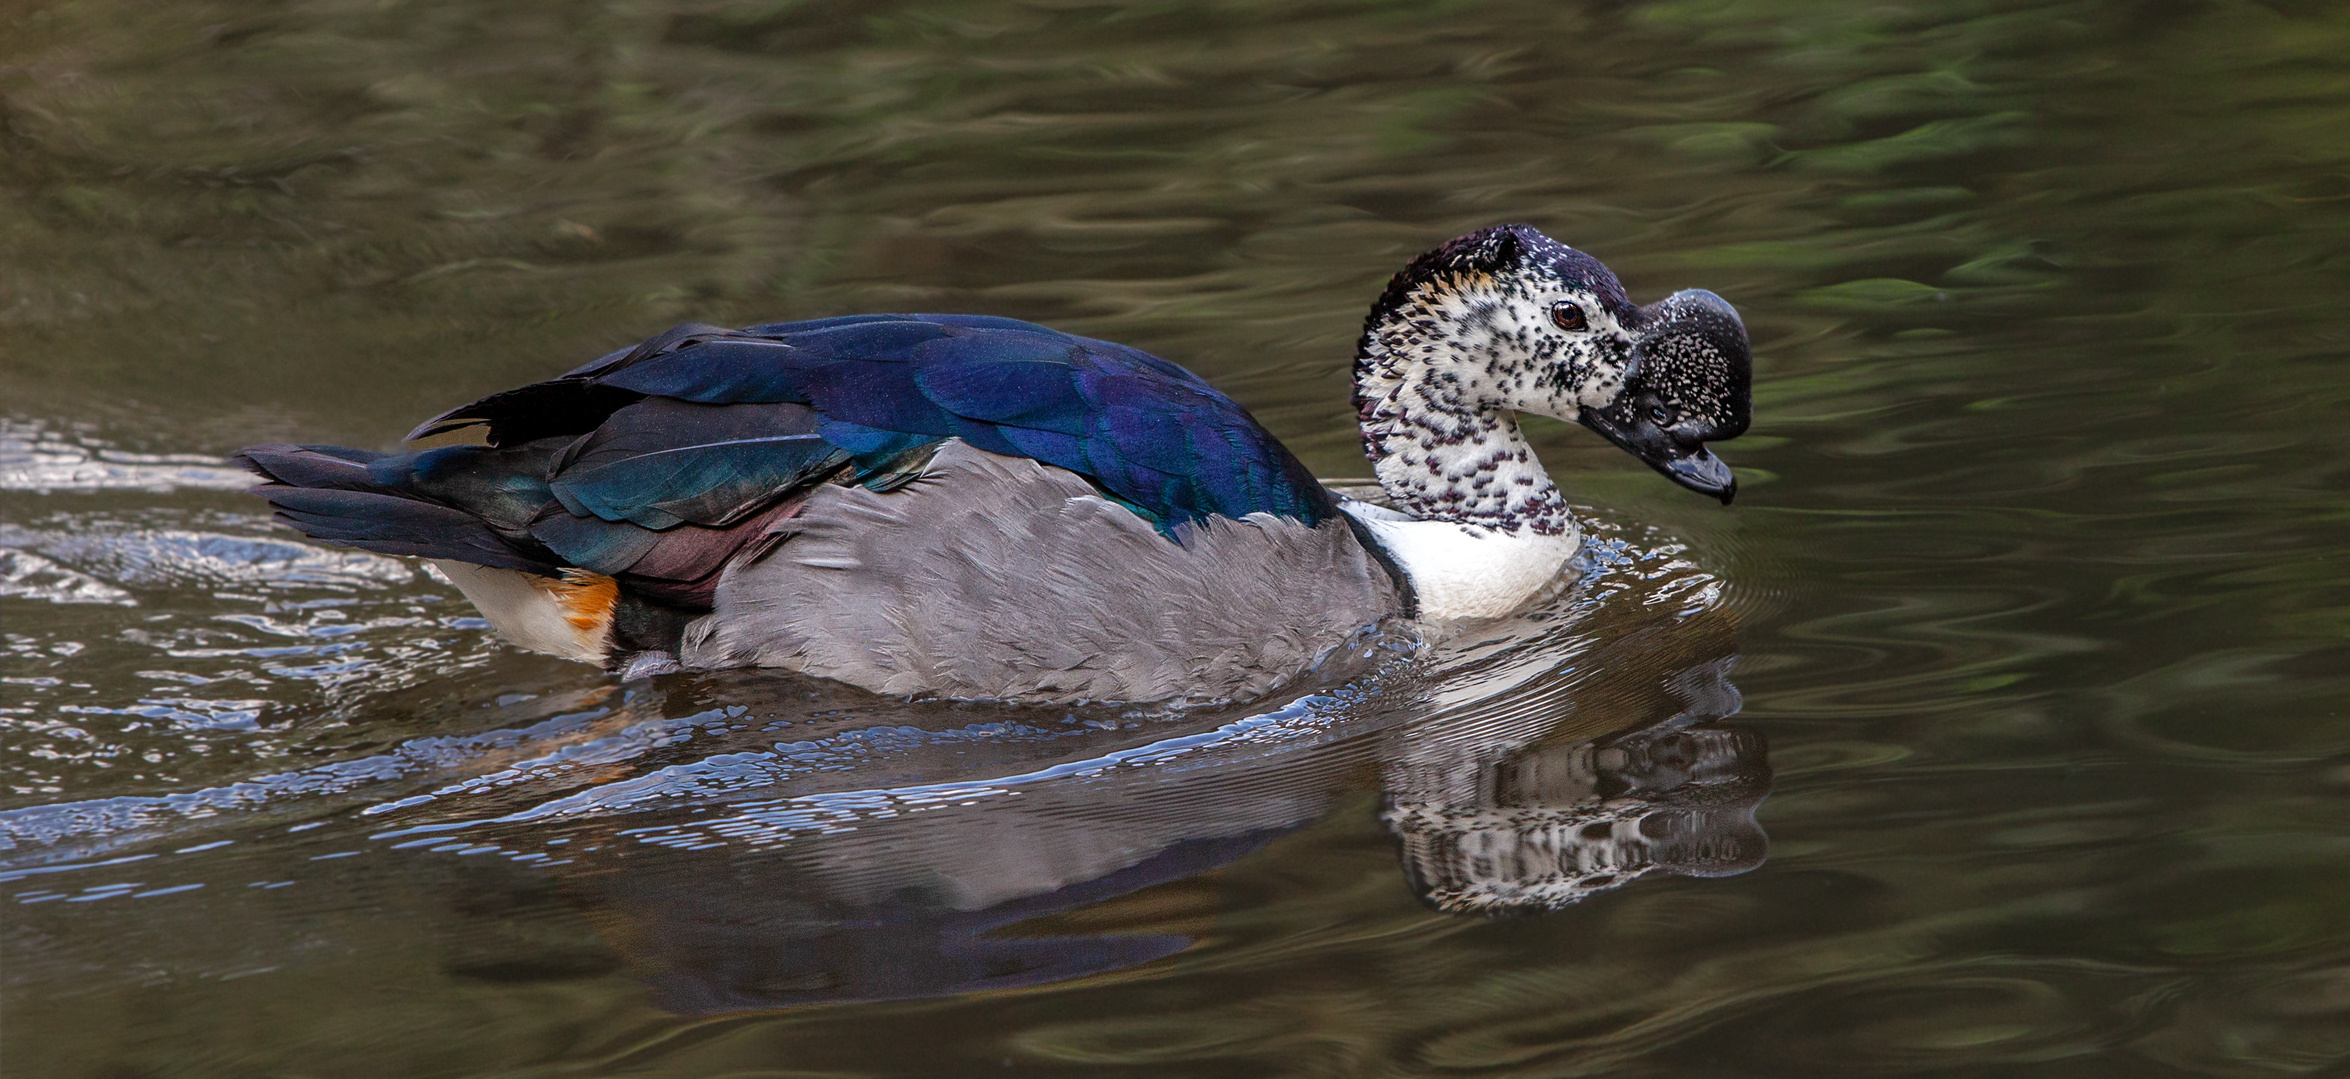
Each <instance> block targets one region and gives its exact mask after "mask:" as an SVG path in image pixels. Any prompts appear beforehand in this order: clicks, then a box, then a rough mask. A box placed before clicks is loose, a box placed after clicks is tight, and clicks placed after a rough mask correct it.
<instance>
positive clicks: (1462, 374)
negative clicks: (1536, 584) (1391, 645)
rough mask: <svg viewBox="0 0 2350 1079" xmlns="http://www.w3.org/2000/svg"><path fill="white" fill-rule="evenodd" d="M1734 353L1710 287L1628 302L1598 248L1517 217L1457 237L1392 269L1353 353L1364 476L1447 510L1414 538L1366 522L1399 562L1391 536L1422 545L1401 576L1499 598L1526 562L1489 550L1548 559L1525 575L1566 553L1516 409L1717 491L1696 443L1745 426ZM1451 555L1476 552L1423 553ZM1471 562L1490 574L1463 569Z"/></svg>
mask: <svg viewBox="0 0 2350 1079" xmlns="http://www.w3.org/2000/svg"><path fill="white" fill-rule="evenodd" d="M1751 370H1752V359H1751V358H1750V356H1749V354H1748V351H1747V343H1746V330H1745V327H1744V326H1743V325H1742V324H1740V323H1739V321H1738V316H1737V312H1735V311H1734V310H1732V309H1731V308H1730V306H1729V305H1728V304H1727V303H1724V302H1722V301H1721V299H1720V298H1719V297H1716V296H1714V295H1713V294H1712V293H1706V292H1683V293H1677V294H1675V295H1674V296H1672V297H1670V298H1668V299H1667V300H1665V301H1663V302H1660V303H1657V304H1653V305H1650V306H1648V307H1638V306H1635V305H1634V304H1633V303H1632V302H1631V300H1630V299H1629V298H1628V297H1627V296H1626V294H1625V292H1624V286H1623V284H1622V282H1620V281H1618V280H1616V275H1615V274H1614V273H1612V272H1610V271H1609V270H1608V268H1607V267H1606V266H1605V265H1604V264H1602V263H1601V262H1600V261H1599V260H1598V259H1595V258H1592V257H1591V256H1589V255H1586V254H1584V253H1583V252H1580V251H1577V250H1575V249H1574V248H1571V247H1568V246H1566V245H1565V244H1562V243H1559V242H1558V241H1556V240H1552V239H1551V238H1549V237H1547V236H1544V235H1543V234H1541V233H1540V232H1537V231H1535V230H1534V229H1533V228H1532V227H1530V226H1527V225H1497V226H1495V227H1493V228H1489V229H1484V230H1481V231H1478V232H1473V233H1470V234H1469V235H1467V236H1463V237H1460V238H1459V239H1456V240H1453V241H1452V242H1450V243H1447V244H1445V245H1444V246H1442V247H1439V248H1437V249H1435V250H1433V251H1430V252H1428V253H1427V254H1424V255H1421V256H1420V257H1419V258H1417V259H1414V260H1413V261H1412V263H1411V265H1409V266H1407V267H1405V268H1404V270H1403V272H1401V273H1398V274H1397V275H1395V278H1394V279H1393V280H1392V281H1390V282H1389V283H1388V286H1387V291H1386V293H1385V294H1383V295H1382V296H1380V298H1379V302H1378V303H1377V304H1374V305H1373V306H1372V308H1371V314H1370V317H1369V319H1367V320H1366V321H1365V323H1364V328H1363V337H1362V342H1361V344H1360V346H1359V347H1358V349H1357V352H1356V357H1355V408H1356V413H1357V416H1358V418H1359V419H1360V421H1361V425H1362V437H1363V449H1364V453H1365V454H1366V455H1367V456H1368V457H1369V458H1370V461H1371V467H1372V470H1373V472H1374V474H1375V475H1377V476H1378V478H1379V483H1380V485H1381V486H1382V487H1383V488H1385V489H1386V491H1387V494H1388V496H1389V497H1390V498H1391V499H1393V500H1394V503H1395V506H1396V508H1397V509H1398V510H1400V511H1401V512H1402V514H1403V515H1405V516H1406V517H1407V518H1408V519H1410V521H1411V522H1412V523H1414V524H1422V523H1425V524H1443V525H1449V526H1454V527H1452V528H1449V529H1446V530H1444V533H1443V535H1442V536H1438V535H1437V534H1436V533H1435V532H1432V531H1428V530H1424V529H1417V528H1414V529H1410V530H1409V531H1410V532H1411V533H1412V534H1413V535H1414V536H1418V537H1419V538H1417V539H1413V540H1406V539H1405V538H1404V537H1403V536H1402V535H1401V534H1400V533H1399V534H1396V535H1389V534H1388V533H1397V532H1398V527H1397V523H1396V522H1385V523H1383V524H1382V525H1381V526H1379V527H1377V528H1375V529H1374V531H1377V532H1379V533H1380V538H1381V541H1382V543H1384V544H1386V545H1387V546H1388V548H1389V553H1390V554H1391V555H1394V556H1396V557H1397V558H1398V561H1399V562H1402V561H1406V558H1405V555H1404V553H1403V550H1402V549H1403V548H1404V547H1413V548H1418V549H1420V550H1421V553H1422V554H1423V556H1424V557H1422V558H1421V559H1420V561H1421V563H1422V564H1421V567H1420V569H1419V570H1418V571H1416V572H1415V571H1414V570H1413V568H1412V567H1411V566H1410V565H1408V564H1407V565H1406V566H1405V569H1406V572H1407V574H1410V575H1412V576H1413V577H1414V579H1415V582H1416V583H1419V582H1421V581H1423V580H1425V581H1427V582H1429V583H1431V584H1433V582H1434V581H1435V580H1436V578H1438V577H1443V578H1446V579H1455V578H1457V579H1458V582H1457V585H1456V586H1453V587H1450V589H1449V590H1450V591H1453V592H1458V593H1460V595H1461V603H1463V604H1466V605H1467V606H1469V607H1474V608H1476V609H1477V610H1479V611H1490V610H1493V609H1496V608H1498V607H1504V606H1506V605H1507V603H1508V602H1514V601H1515V600H1517V599H1522V598H1524V597H1523V595H1522V594H1519V595H1516V596H1514V597H1502V596H1500V595H1498V592H1499V591H1509V590H1512V589H1515V588H1516V587H1517V583H1516V579H1517V578H1519V577H1525V576H1528V574H1526V573H1524V572H1520V570H1521V569H1522V568H1523V567H1522V565H1508V566H1505V565H1504V564H1503V560H1504V559H1505V558H1506V559H1507V560H1512V561H1514V562H1515V563H1524V562H1525V561H1526V560H1527V559H1533V560H1535V561H1540V562H1544V563H1549V565H1547V566H1546V567H1545V568H1544V569H1543V572H1542V573H1537V574H1533V575H1532V576H1535V577H1542V576H1544V575H1546V574H1555V572H1556V562H1563V561H1564V560H1565V558H1566V555H1565V554H1557V549H1559V548H1561V547H1563V549H1564V550H1565V551H1567V552H1568V553H1572V551H1573V547H1574V543H1573V540H1574V520H1573V517H1572V516H1571V515H1570V514H1569V513H1568V512H1567V507H1566V502H1565V500H1564V499H1562V498H1561V497H1560V496H1559V492H1558V488H1557V486H1556V485H1554V484H1553V483H1552V482H1551V480H1550V475H1549V474H1548V473H1547V472H1545V471H1543V468H1542V464H1541V462H1540V461H1538V460H1536V459H1535V457H1534V451H1533V448H1532V447H1531V446H1529V445H1528V444H1527V442H1526V440H1525V437H1524V436H1523V435H1521V434H1520V433H1519V431H1518V424H1517V414H1518V413H1520V412H1532V413H1536V414H1539V415H1545V416H1553V417H1556V418H1558V419H1561V420H1566V421H1568V422H1570V423H1578V422H1579V423H1582V424H1583V425H1585V426H1587V427H1590V428H1592V429H1593V430H1595V431H1597V432H1599V433H1600V434H1602V435H1604V436H1606V437H1607V438H1608V439H1609V440H1610V441H1613V442H1615V443H1616V444H1617V445H1619V446H1622V447H1623V448H1624V449H1626V450H1628V451H1630V452H1631V453H1632V454H1633V455H1635V456H1637V457H1639V458H1640V459H1642V460H1643V461H1646V462H1647V463H1649V464H1650V465H1651V466H1652V467H1654V468H1656V469H1657V470H1658V471H1660V472H1663V473H1665V474H1666V475H1668V476H1670V477H1672V478H1673V480H1674V481H1675V482H1677V483H1680V484H1681V485H1683V486H1685V487H1690V488H1691V489H1693V490H1698V491H1702V492H1705V493H1708V494H1713V495H1715V496H1717V497H1721V498H1722V499H1723V500H1724V501H1728V496H1729V493H1730V492H1731V491H1733V490H1734V489H1735V488H1734V485H1733V484H1732V483H1731V481H1730V476H1729V469H1728V468H1727V467H1726V466H1723V465H1722V464H1721V462H1720V461H1719V460H1717V459H1715V458H1714V457H1713V455H1712V454H1711V453H1709V452H1707V451H1706V450H1705V449H1704V442H1705V440H1707V439H1722V438H1731V437H1735V436H1736V435H1737V434H1738V433H1739V432H1741V431H1743V430H1745V428H1746V422H1747V414H1748V408H1749V405H1748V398H1749V391H1748V387H1749V385H1750V384H1751ZM1634 400H1637V401H1638V402H1639V410H1638V411H1632V410H1631V405H1630V402H1632V401H1634ZM1424 531H1428V534H1427V535H1426V536H1419V534H1420V533H1421V532H1424ZM1455 533H1457V534H1458V537H1457V538H1456V536H1455ZM1459 538H1466V539H1470V540H1480V541H1481V540H1485V539H1496V538H1499V539H1508V540H1511V541H1513V543H1514V546H1513V549H1512V551H1510V552H1508V553H1507V554H1506V555H1503V554H1501V553H1499V552H1498V548H1496V551H1494V552H1485V553H1493V554H1496V557H1495V558H1484V557H1479V556H1478V552H1481V551H1483V549H1484V548H1485V547H1489V546H1494V545H1492V544H1484V543H1475V544H1471V546H1470V548H1468V549H1456V548H1459V547H1460V542H1459ZM1528 545H1531V546H1528ZM1515 546H1528V549H1527V550H1523V551H1520V550H1516V549H1515ZM1535 548H1539V550H1538V551H1537V550H1535ZM1554 554H1556V562H1553V561H1552V556H1553V555H1554ZM1464 559H1467V560H1469V561H1470V562H1473V563H1478V565H1469V564H1454V565H1445V566H1439V565H1438V564H1437V562H1438V560H1442V561H1445V562H1448V563H1461V562H1462V560H1464ZM1503 577H1507V578H1510V580H1511V582H1512V583H1511V584H1509V585H1508V587H1504V585H1503V583H1502V582H1501V580H1500V579H1501V578H1503ZM1487 578H1491V579H1492V581H1493V583H1492V584H1491V586H1490V587H1488V586H1485V585H1480V584H1478V583H1477V582H1479V581H1481V580H1485V579H1487ZM1464 589H1466V591H1464ZM1472 593H1473V594H1472ZM1485 593H1495V594H1493V595H1487V594H1485ZM1423 599H1424V600H1425V599H1426V597H1425V596H1423Z"/></svg>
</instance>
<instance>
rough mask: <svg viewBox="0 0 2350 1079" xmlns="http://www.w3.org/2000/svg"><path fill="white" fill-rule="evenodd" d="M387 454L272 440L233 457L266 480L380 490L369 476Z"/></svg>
mask: <svg viewBox="0 0 2350 1079" xmlns="http://www.w3.org/2000/svg"><path fill="white" fill-rule="evenodd" d="M385 456H386V455H385V454H381V453H377V452H375V451H374V450H355V449H352V448H350V447H349V446H289V445H286V444H284V443H273V444H271V445H267V446H251V447H248V448H246V449H243V450H239V451H237V453H236V455H235V456H233V457H230V458H229V460H230V461H231V462H232V463H235V464H239V465H243V466H245V467H246V468H248V469H251V470H252V471H253V472H255V473H257V474H258V475H260V477H261V478H262V479H264V480H268V481H270V482H273V483H282V484H285V485H286V486H288V487H316V488H326V489H330V490H336V491H381V490H383V487H382V485H381V484H378V483H376V482H374V480H372V479H370V478H369V476H368V471H367V466H368V464H369V462H372V461H379V460H382V459H383V458H384V457H385Z"/></svg>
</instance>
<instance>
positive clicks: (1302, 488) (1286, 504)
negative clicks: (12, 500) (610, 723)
mask: <svg viewBox="0 0 2350 1079" xmlns="http://www.w3.org/2000/svg"><path fill="white" fill-rule="evenodd" d="M476 424H479V425H485V426H486V427H487V428H488V442H489V445H487V446H462V447H447V448H443V449H439V450H429V451H425V452H423V453H418V454H406V455H400V456H387V455H382V454H374V453H369V452H365V451H357V450H345V449H340V448H336V447H295V446H264V447H255V448H254V449H252V450H248V451H246V459H247V460H248V462H249V463H250V464H251V465H252V466H253V467H254V468H255V469H256V470H257V471H259V472H261V473H262V474H263V475H264V476H265V477H266V478H267V479H269V480H271V481H272V484H271V485H269V486H266V487H264V488H263V489H262V493H264V494H265V495H267V496H268V497H269V498H270V500H271V501H272V502H273V503H274V504H275V505H276V506H277V508H278V509H279V511H280V514H281V516H282V517H284V518H285V519H286V520H288V521H289V522H291V523H293V524H294V525H295V526H296V527H298V528H301V529H302V530H303V531H304V532H306V533H308V534H310V535H312V536H314V537H317V538H320V539H325V540H328V541H330V542H337V543H343V544H348V545H351V546H357V547H363V548H367V549H371V550H379V551H385V552H388V553H396V554H413V555H422V556H425V557H428V558H432V559H435V560H436V561H438V562H440V563H441V564H443V565H444V566H445V567H446V568H447V569H448V570H449V571H450V576H451V577H452V579H453V580H455V582H456V583H457V584H458V585H459V586H460V587H461V588H463V589H464V590H465V591H466V593H467V595H468V596H469V597H471V598H473V599H474V601H475V602H476V604H477V605H479V606H481V607H482V608H483V610H484V612H485V613H486V614H488V615H489V616H490V617H491V620H492V621H493V623H496V624H497V625H498V626H499V628H500V629H501V630H502V631H504V632H506V633H507V635H508V636H510V637H513V638H515V639H516V640H517V641H519V642H521V643H524V644H525V645H526V646H528V647H533V648H538V649H540V650H543V651H550V652H554V653H556V654H560V655H566V656H569V657H571V658H576V659H583V660H589V661H593V662H607V663H611V662H617V661H620V660H622V659H625V658H626V657H627V656H628V655H629V654H631V653H633V652H640V651H674V652H676V653H677V654H678V655H679V656H680V658H681V659H683V660H684V662H685V663H686V664H687V665H691V666H738V665H749V664H757V665H764V666H781V667H788V668H792V669H797V670H802V671H806V672H808V673H812V674H818V675H823V676H826V677H832V678H838V679H841V680H843V681H848V682H851V683H854V684H857V685H862V686H865V687H867V688H871V689H875V690H879V691H883V692H891V693H928V694H938V695H945V696H957V697H984V698H1003V699H1024V700H1052V701H1059V700H1075V699H1094V700H1125V701H1156V700H1169V699H1193V700H1225V699H1239V698H1245V697H1249V696H1254V695H1256V694H1259V693H1262V692H1264V691H1265V690H1267V689H1269V688H1271V687H1272V686H1274V685H1276V684H1278V683H1280V682H1282V681H1284V680H1286V679H1288V678H1290V677H1293V676H1294V675H1295V674H1296V673H1297V672H1298V671H1299V670H1300V669H1301V668H1302V667H1304V666H1306V665H1307V664H1309V663H1311V662H1312V661H1313V660H1314V659H1315V658H1317V657H1319V656H1321V655H1323V654H1325V653H1327V652H1328V651H1329V650H1330V649H1331V648H1333V647H1335V646H1336V645H1337V644H1338V643H1339V642H1341V641H1343V640H1344V639H1345V638H1346V637H1347V636H1349V635H1351V634H1352V633H1354V632H1356V631H1357V630H1359V629H1361V628H1362V627H1363V626H1365V625H1367V624H1370V623H1372V622H1375V621H1377V620H1378V619H1379V618H1381V617H1383V616H1385V615H1388V614H1393V613H1396V612H1398V611H1399V610H1400V609H1401V608H1402V607H1403V600H1402V598H1401V595H1400V592H1399V586H1398V585H1397V584H1396V582H1395V580H1394V578H1393V577H1391V576H1390V575H1389V574H1388V572H1387V571H1386V570H1384V569H1383V568H1382V567H1381V564H1380V563H1379V562H1378V561H1377V560H1376V559H1375V558H1374V557H1373V556H1372V555H1371V554H1370V552H1369V551H1368V550H1367V549H1366V548H1365V547H1364V546H1363V544H1362V543H1361V542H1360V541H1359V540H1358V539H1357V537H1356V534H1355V533H1353V532H1352V531H1350V526H1349V524H1348V522H1347V519H1346V517H1345V515H1343V514H1340V513H1338V512H1337V510H1336V508H1335V505H1334V503H1333V502H1332V500H1331V496H1330V495H1329V493H1328V492H1327V491H1325V490H1324V489H1323V488H1322V487H1321V486H1320V485H1319V484H1318V483H1316V482H1315V481H1314V480H1313V478H1312V476H1311V475H1310V474H1309V473H1308V472H1306V470H1305V469H1304V467H1303V466H1302V465H1300V464H1299V463H1298V462H1297V460H1296V458H1295V457H1294V456H1292V455H1291V454H1290V453H1289V452H1288V450H1287V449H1285V448H1283V447H1282V446H1281V445H1280V443H1279V442H1278V441H1277V440H1275V439H1273V438H1272V436H1271V435H1269V434H1268V433H1266V432H1265V431H1264V429H1263V428H1262V427H1260V426H1258V425H1257V423H1256V422H1255V420H1254V419H1252V418H1251V417H1249V416H1248V414H1247V413H1246V412H1245V411H1244V410H1242V409H1241V408H1240V407H1239V406H1238V405H1236V404H1234V403H1233V402H1232V401H1231V400H1230V399H1229V398H1226V397H1224V396H1223V395H1222V394H1220V393H1217V392H1216V391H1215V390H1214V389H1213V388H1211V387H1209V386H1208V385H1207V384H1206V383H1204V382H1202V381H1200V380H1199V379H1198V378H1196V377H1195V376H1193V375H1191V374H1190V373H1189V372H1187V371H1184V370H1183V369H1182V368H1180V367H1177V366H1175V365H1173V364H1170V363H1167V362H1166V361H1164V360H1160V359H1158V358H1156V357H1153V356H1149V355H1147V354H1145V353H1142V352H1139V351H1137V350H1134V349H1130V348H1126V347H1124V346H1119V345H1114V344H1110V343H1107V342H1101V341H1094V340H1089V339H1086V338H1079V337H1073V336H1070V335H1067V334H1061V333H1058V332H1056V331H1052V330H1049V329H1046V328H1044V327H1040V326H1035V325H1032V324H1029V323H1023V322H1014V321H1011V320H1007V319H995V318H986V317H977V316H935V315H888V316H854V317H850V318H842V319H827V320H819V321H815V322H803V323H779V324H772V325H765V326H755V327H751V328H749V329H747V330H742V331H728V330H722V329H719V328H716V327H708V326H681V327H678V328H677V329H674V330H671V331H669V332H668V333H665V334H662V335H659V336H657V337H654V338H652V339H649V340H647V341H646V342H644V343H643V344H640V345H638V346H636V347H635V348H633V349H628V350H624V351H621V352H615V353H613V354H611V355H608V356H605V357H603V358H602V359H599V360H597V361H595V362H594V363H591V364H588V365H586V366H584V367H581V368H578V369H577V370H574V371H572V372H569V373H568V374H566V375H564V376H562V377H560V378H556V379H552V380H549V381H546V382H541V383H535V384H532V385H530V386H524V387H521V388H519V389H515V390H510V391H506V392H504V393H499V394H493V395H491V396H489V397H486V398H483V399H481V400H479V401H476V402H473V403H472V404H469V405H466V406H464V407H462V408H459V409H455V410H453V411H451V412H449V413H446V414H444V415H442V416H440V417H437V418H436V419H434V420H431V421H428V422H427V423H426V424H424V425H422V426H420V427H419V428H418V429H417V431H416V433H415V434H416V436H423V435H428V434H436V433H440V432H443V431H448V430H453V429H456V428H461V427H467V426H472V425H476Z"/></svg>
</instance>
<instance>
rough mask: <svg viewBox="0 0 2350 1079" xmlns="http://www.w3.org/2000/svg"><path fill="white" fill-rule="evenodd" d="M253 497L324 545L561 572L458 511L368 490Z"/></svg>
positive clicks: (284, 490)
mask: <svg viewBox="0 0 2350 1079" xmlns="http://www.w3.org/2000/svg"><path fill="white" fill-rule="evenodd" d="M256 493H257V494H260V495H261V496H262V497H264V498H267V499H269V504H270V505H272V506H275V507H276V508H277V515H278V519H279V520H282V521H284V522H286V523H287V524H290V525H292V526H294V527H295V528H296V529H299V530H300V531H301V533H302V534H303V535H305V536H308V537H310V538H311V539H315V540H321V541H323V542H326V543H333V544H339V545H341V546H344V547H357V548H359V549H360V550H363V551H374V552H376V553H378V554H393V555H415V556H417V557H420V558H448V559H454V560H456V561H459V562H470V563H473V564H474V565H476V566H489V567H492V568H494V569H515V570H521V571H522V572H524V573H536V574H539V575H541V576H549V577H551V576H554V575H555V574H557V573H559V572H560V571H561V567H558V566H556V565H554V564H553V563H550V562H546V561H542V560H540V559H536V558H532V557H530V556H529V555H526V554H524V553H522V552H521V551H518V550H516V549H514V547H513V546H512V545H510V544H508V543H507V542H506V541H504V540H502V539H499V538H498V534H497V533H495V532H492V531H490V528H489V526H488V525H486V524H483V523H482V520H481V518H479V517H475V516H474V515H472V514H470V513H467V512H465V511H464V510H456V509H450V508H449V507H447V506H439V505H434V504H433V503H430V502H418V501H415V500H414V499H407V498H401V497H400V496H398V495H386V494H375V493H373V492H369V491H342V490H332V489H326V488H307V487H273V486H265V487H262V488H260V489H259V490H258V491H257V492H256Z"/></svg>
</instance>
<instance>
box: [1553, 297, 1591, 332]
mask: <svg viewBox="0 0 2350 1079" xmlns="http://www.w3.org/2000/svg"><path fill="white" fill-rule="evenodd" d="M1550 320H1551V321H1552V322H1556V323H1558V327H1559V329H1562V330H1580V329H1582V328H1583V327H1584V326H1585V325H1587V323H1585V322H1584V320H1583V308H1582V307H1581V306H1579V305H1577V304H1574V303H1570V302H1568V301H1566V300H1560V301H1559V302H1557V303H1554V304H1552V305H1550Z"/></svg>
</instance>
